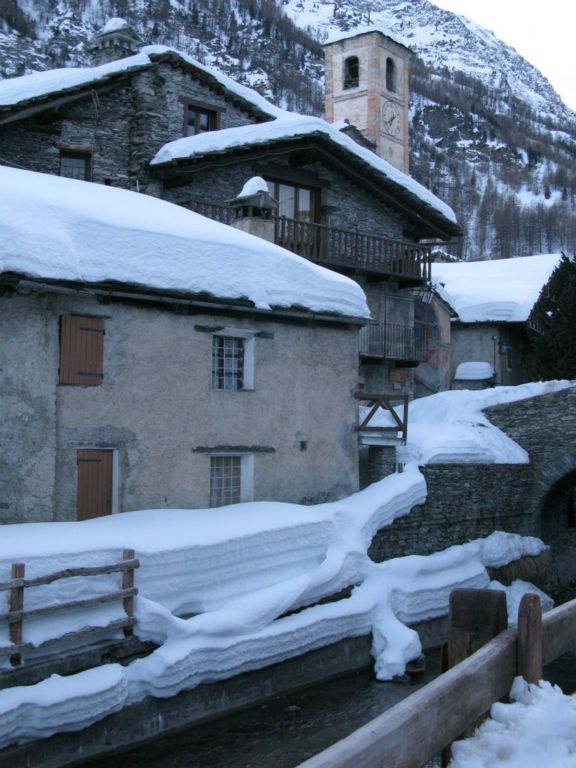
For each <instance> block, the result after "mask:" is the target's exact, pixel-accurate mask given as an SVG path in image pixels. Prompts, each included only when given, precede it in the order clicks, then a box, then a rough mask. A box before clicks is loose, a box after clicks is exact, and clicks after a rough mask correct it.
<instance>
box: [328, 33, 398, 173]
mask: <svg viewBox="0 0 576 768" xmlns="http://www.w3.org/2000/svg"><path fill="white" fill-rule="evenodd" d="M324 56H325V59H326V104H325V110H326V120H328V122H330V123H333V122H340V121H343V120H347V121H348V122H350V123H351V124H352V125H353V126H355V127H356V128H358V129H359V130H360V131H361V133H362V134H363V135H364V136H365V137H366V139H368V140H369V141H370V142H372V143H373V145H374V146H375V151H376V153H377V154H378V155H380V157H382V158H383V159H384V160H387V161H388V162H389V163H391V164H392V165H393V166H395V167H396V168H398V169H399V170H401V171H404V173H408V169H409V135H408V98H409V63H410V57H411V56H412V52H411V51H410V49H409V48H407V47H406V46H405V45H403V44H402V43H400V42H399V41H397V40H394V39H393V38H392V37H390V35H389V34H387V33H386V32H384V31H382V30H380V29H378V28H377V27H369V28H364V29H361V30H356V31H355V30H352V31H351V32H347V33H344V34H342V35H340V36H338V37H333V38H331V39H329V40H328V42H327V43H325V44H324Z"/></svg>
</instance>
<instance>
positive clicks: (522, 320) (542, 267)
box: [432, 254, 561, 389]
mask: <svg viewBox="0 0 576 768" xmlns="http://www.w3.org/2000/svg"><path fill="white" fill-rule="evenodd" d="M560 257H561V254H543V255H539V256H524V257H517V258H512V259H499V260H495V261H468V262H460V263H453V264H448V263H440V262H438V263H434V264H433V266H432V276H433V279H434V282H436V283H438V285H439V288H440V289H441V290H442V291H443V292H444V295H445V297H446V298H447V300H448V302H449V303H450V304H451V306H452V308H453V310H454V312H455V315H456V316H455V317H453V318H452V323H451V341H450V381H451V387H452V388H453V389H482V388H485V387H493V386H497V385H504V386H514V385H517V384H523V383H525V382H528V381H531V380H532V375H531V371H530V367H529V357H530V341H529V334H530V333H535V332H537V329H535V328H534V327H533V323H532V317H531V312H532V308H533V307H534V304H535V303H536V301H537V300H538V296H539V295H540V292H541V291H542V290H544V289H545V286H546V283H547V282H548V280H549V278H550V276H551V274H552V272H553V271H554V269H555V267H556V265H557V264H558V262H559V260H560Z"/></svg>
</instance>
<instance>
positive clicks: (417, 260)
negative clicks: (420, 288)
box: [274, 217, 431, 285]
mask: <svg viewBox="0 0 576 768" xmlns="http://www.w3.org/2000/svg"><path fill="white" fill-rule="evenodd" d="M274 242H276V243H277V244H278V245H281V246H282V247H283V248H287V249H288V250H289V251H293V252H294V253H297V254H298V255H299V256H304V258H306V259H309V260H310V261H314V262H316V263H317V264H322V265H325V266H327V267H332V268H339V269H343V270H354V271H356V270H359V271H361V272H369V273H371V274H373V275H387V276H390V277H394V278H396V279H397V280H399V281H401V282H409V283H411V284H412V285H418V284H420V283H422V282H424V281H427V280H429V279H430V272H431V269H430V265H431V258H430V251H431V248H430V246H427V245H415V244H412V243H404V242H400V241H398V240H386V239H385V238H383V237H376V236H374V235H369V234H366V233H365V232H360V231H356V230H351V229H337V228H336V227H328V226H325V225H323V224H311V223H310V222H304V221H295V220H294V219H287V218H285V217H282V218H276V219H275V237H274Z"/></svg>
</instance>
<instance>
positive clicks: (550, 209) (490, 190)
mask: <svg viewBox="0 0 576 768" xmlns="http://www.w3.org/2000/svg"><path fill="white" fill-rule="evenodd" d="M113 15H121V16H124V17H125V18H127V19H128V20H129V21H130V22H131V23H132V24H133V26H134V28H135V29H136V31H137V32H138V33H139V34H140V36H141V37H142V39H143V41H144V42H145V43H156V42H157V43H164V44H167V45H171V46H174V47H176V48H179V49H180V50H183V51H185V52H188V53H190V54H191V55H192V56H194V57H195V58H196V59H198V60H200V61H202V62H203V63H206V64H208V65H210V66H214V67H216V68H218V69H220V70H221V71H223V72H225V73H226V74H228V75H231V76H232V77H234V78H235V79H237V80H238V81H240V82H242V83H244V84H246V85H249V86H251V87H255V88H257V89H258V90H259V91H260V92H261V93H262V94H263V95H265V96H267V97H268V98H269V99H271V100H272V101H274V102H275V103H277V104H278V105H279V106H282V107H285V108H288V109H292V110H296V111H299V112H302V113H305V114H315V115H318V114H321V113H322V110H323V56H322V49H321V46H320V44H319V41H322V40H324V39H326V37H327V36H328V35H329V34H330V33H331V32H333V31H335V30H343V29H352V28H354V27H356V26H359V25H362V26H365V25H366V24H367V23H377V24H378V25H382V26H384V27H385V28H387V29H389V30H390V31H391V32H392V33H393V34H394V36H395V37H399V38H401V39H402V40H404V41H405V43H406V44H407V45H408V46H410V47H411V48H412V49H413V50H414V51H415V53H416V54H417V56H416V57H415V59H414V62H413V65H412V79H411V119H412V123H411V165H410V167H411V173H412V175H413V176H414V177H415V178H416V179H417V180H418V181H419V182H420V183H421V184H423V185H424V186H426V187H428V188H429V189H430V190H431V191H432V192H434V193H435V194H436V195H438V196H439V197H440V198H442V199H443V200H445V202H446V203H448V204H449V205H450V206H451V207H452V208H453V209H454V210H455V211H456V214H457V216H458V219H459V221H460V223H461V224H462V226H463V228H464V230H465V231H466V238H465V240H464V241H463V243H460V244H459V245H457V246H455V247H453V248H452V251H453V252H454V253H456V254H457V255H460V256H464V257H465V258H502V257H510V256H526V255H530V254H533V253H543V252H558V251H561V250H564V251H567V252H574V251H576V115H575V114H574V113H573V112H572V111H571V110H570V109H569V108H568V107H567V106H566V105H564V104H563V102H562V101H561V99H560V97H559V96H558V95H557V94H556V93H555V91H554V89H553V88H552V86H551V85H550V83H549V82H548V81H547V80H546V78H544V77H543V75H542V74H541V73H540V72H539V71H538V70H537V69H535V68H534V67H533V66H531V65H530V64H529V63H528V62H526V61H525V60H524V59H523V58H522V57H521V56H520V55H519V54H517V53H516V51H514V49H512V48H510V47H509V46H507V45H505V44H504V43H502V42H501V41H500V40H498V39H497V38H496V37H495V35H494V34H493V33H491V32H489V31H487V30H485V29H482V28H481V27H479V26H478V25H476V24H474V23H473V22H471V21H469V20H467V19H464V18H463V17H460V16H457V15H455V14H453V13H450V12H448V11H444V10H441V9H439V8H438V7H436V6H435V5H434V4H433V3H432V2H429V1H428V0H410V2H408V1H407V0H330V2H328V0H229V2H226V1H225V0H154V2H152V0H3V2H2V3H0V77H2V76H6V77H11V76H14V75H16V74H20V73H23V72H25V71H31V70H34V69H48V68H52V67H54V66H62V65H78V64H85V63H87V62H88V59H89V54H88V45H87V42H88V41H89V40H90V38H91V37H92V36H93V34H94V32H95V31H97V30H98V29H99V28H101V27H102V25H103V24H104V23H105V21H106V20H107V19H108V18H109V17H110V16H113Z"/></svg>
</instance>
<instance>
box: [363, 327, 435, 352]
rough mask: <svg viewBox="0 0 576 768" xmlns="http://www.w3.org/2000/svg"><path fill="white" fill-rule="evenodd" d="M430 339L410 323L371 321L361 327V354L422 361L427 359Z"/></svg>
mask: <svg viewBox="0 0 576 768" xmlns="http://www.w3.org/2000/svg"><path fill="white" fill-rule="evenodd" d="M427 349H428V339H427V335H426V334H425V333H422V329H419V332H418V335H416V334H415V333H414V328H412V327H410V326H408V325H396V324H394V323H370V324H369V325H365V326H364V327H363V328H361V329H360V355H361V356H362V357H372V358H377V359H383V358H387V359H389V360H406V361H411V362H421V361H423V360H425V359H426V352H427Z"/></svg>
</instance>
